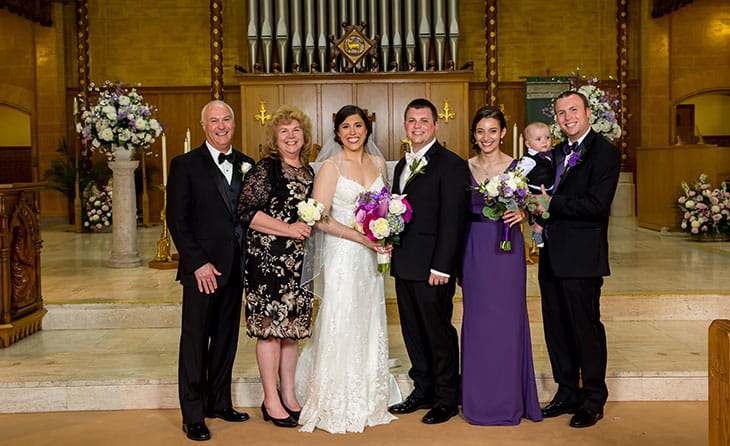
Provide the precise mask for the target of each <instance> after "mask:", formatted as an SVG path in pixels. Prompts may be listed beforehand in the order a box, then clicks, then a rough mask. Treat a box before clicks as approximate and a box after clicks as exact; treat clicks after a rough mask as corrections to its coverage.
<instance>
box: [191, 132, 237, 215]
mask: <svg viewBox="0 0 730 446" xmlns="http://www.w3.org/2000/svg"><path fill="white" fill-rule="evenodd" d="M200 156H202V157H203V163H202V164H203V166H205V169H206V176H207V177H208V178H211V179H212V180H213V182H214V183H215V188H216V189H217V190H218V195H220V198H221V200H223V202H224V203H225V205H226V209H228V212H230V213H231V215H234V214H235V212H234V210H233V205H232V204H231V200H229V199H228V192H227V191H226V189H228V182H227V181H226V177H224V176H223V172H221V170H220V169H219V168H218V166H216V165H215V161H214V160H213V157H212V156H210V151H208V148H207V146H206V145H205V144H203V145H202V146H201V147H200ZM239 166H240V165H239ZM234 168H235V166H234ZM234 172H235V171H234ZM234 176H235V173H234ZM239 181H240V180H239ZM239 190H240V186H239Z"/></svg>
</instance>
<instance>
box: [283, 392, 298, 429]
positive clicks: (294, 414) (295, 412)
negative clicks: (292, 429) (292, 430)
mask: <svg viewBox="0 0 730 446" xmlns="http://www.w3.org/2000/svg"><path fill="white" fill-rule="evenodd" d="M279 401H281V406H282V407H283V408H284V410H285V411H286V413H288V414H289V416H290V417H292V419H293V420H294V421H296V422H297V424H298V423H299V415H301V414H302V411H301V410H291V409H289V408H288V407H286V404H284V399H283V398H282V397H281V395H279Z"/></svg>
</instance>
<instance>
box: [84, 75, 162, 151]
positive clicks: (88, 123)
mask: <svg viewBox="0 0 730 446" xmlns="http://www.w3.org/2000/svg"><path fill="white" fill-rule="evenodd" d="M88 97H89V98H90V99H91V98H93V97H96V103H91V102H90V103H88V104H87V103H84V96H83V95H81V94H80V95H78V97H77V98H78V99H79V102H80V103H81V118H80V122H78V123H77V124H76V131H77V132H78V133H79V134H81V137H82V138H83V139H84V140H85V141H86V142H87V143H88V144H89V147H90V149H91V150H92V151H93V150H98V151H99V152H101V153H105V154H106V155H107V157H108V158H110V159H111V158H112V156H113V151H114V148H115V147H121V148H124V149H126V150H131V151H138V150H144V149H146V148H147V147H149V146H150V145H151V144H152V143H153V142H155V138H156V137H158V136H160V134H161V133H162V127H161V126H160V123H159V122H157V120H156V119H155V118H152V117H151V115H152V112H153V111H154V107H152V106H151V105H150V104H147V103H144V102H142V99H143V98H142V95H140V94H139V93H137V91H136V90H135V89H134V88H132V89H131V90H130V89H128V88H125V87H124V86H123V84H121V83H112V82H110V81H105V82H104V85H102V86H101V87H98V86H96V85H94V84H93V83H91V84H89V96H88Z"/></svg>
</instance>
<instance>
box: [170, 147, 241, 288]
mask: <svg viewBox="0 0 730 446" xmlns="http://www.w3.org/2000/svg"><path fill="white" fill-rule="evenodd" d="M233 153H234V154H235V160H234V163H233V176H232V178H231V184H230V185H229V184H228V182H227V181H226V178H225V177H224V176H223V173H222V172H221V171H220V169H219V168H218V166H216V165H215V162H216V161H214V160H213V157H211V156H210V151H209V150H208V148H207V146H206V144H205V143H203V145H201V146H200V147H198V148H197V149H195V150H192V151H190V152H188V153H186V154H183V155H179V156H176V157H175V158H173V160H172V162H171V163H170V175H169V178H168V184H167V223H168V226H169V227H170V234H171V235H172V239H173V241H174V242H175V247H176V248H177V250H178V253H179V254H180V261H179V264H178V269H177V280H179V281H180V283H181V284H182V285H183V286H196V285H197V281H196V280H195V276H194V273H195V270H197V269H198V268H200V267H201V266H203V265H204V264H206V263H208V262H210V263H212V264H213V266H215V268H216V269H217V270H218V271H220V273H221V275H220V276H218V277H217V281H218V286H225V285H226V284H227V283H228V281H229V280H231V279H233V280H241V273H242V272H241V271H240V268H239V270H237V271H232V269H233V266H234V265H243V258H242V256H243V255H244V252H245V249H244V248H243V245H244V236H245V228H243V227H242V226H241V222H240V220H239V219H238V218H237V217H236V211H235V208H236V203H237V202H238V195H239V193H240V192H241V185H242V183H243V182H242V174H241V173H240V172H241V164H242V163H243V162H248V163H250V164H251V165H252V166H253V164H254V161H253V160H252V159H251V158H249V157H248V156H246V155H244V154H243V153H241V152H238V151H236V150H234V151H233ZM236 256H240V258H236ZM237 260H240V262H238V261H237ZM234 261H236V262H234Z"/></svg>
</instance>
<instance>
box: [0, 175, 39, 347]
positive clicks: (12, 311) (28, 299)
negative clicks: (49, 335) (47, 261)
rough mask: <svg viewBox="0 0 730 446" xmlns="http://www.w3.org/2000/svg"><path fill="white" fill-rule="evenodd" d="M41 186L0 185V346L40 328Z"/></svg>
mask: <svg viewBox="0 0 730 446" xmlns="http://www.w3.org/2000/svg"><path fill="white" fill-rule="evenodd" d="M42 187H43V184H39V183H14V184H0V286H2V288H1V289H0V291H1V294H0V347H7V346H9V345H10V344H12V343H14V342H15V341H17V340H19V339H22V338H24V337H26V336H28V335H30V334H32V333H35V332H36V331H38V330H40V329H41V321H42V319H43V316H44V315H45V314H46V312H47V310H46V309H45V308H43V298H42V297H41V245H42V244H43V241H42V240H41V238H40V227H39V216H40V210H39V204H40V190H41V188H42Z"/></svg>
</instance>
